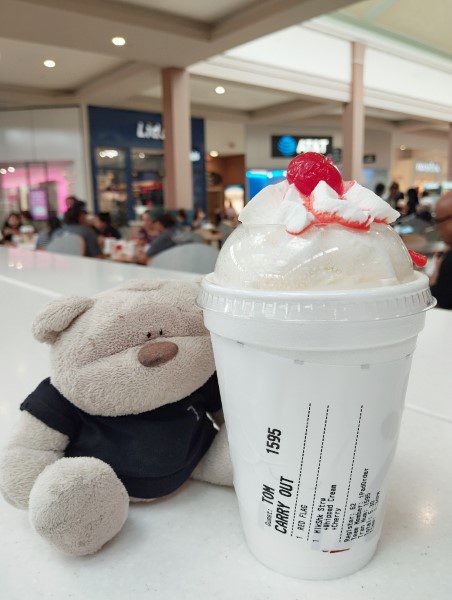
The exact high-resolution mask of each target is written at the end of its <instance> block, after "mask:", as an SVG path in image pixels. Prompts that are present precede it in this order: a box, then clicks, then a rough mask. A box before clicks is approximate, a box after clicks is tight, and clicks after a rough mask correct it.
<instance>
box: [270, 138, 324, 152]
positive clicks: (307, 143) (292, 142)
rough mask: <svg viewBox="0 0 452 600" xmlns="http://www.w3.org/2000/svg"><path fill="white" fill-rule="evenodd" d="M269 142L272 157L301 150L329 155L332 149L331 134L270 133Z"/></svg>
mask: <svg viewBox="0 0 452 600" xmlns="http://www.w3.org/2000/svg"><path fill="white" fill-rule="evenodd" d="M271 142H272V156H273V157H280V156H283V157H286V156H296V155H297V154H301V153H302V152H318V153H319V154H327V155H329V154H331V151H332V149H333V138H332V137H331V136H312V137H305V136H300V135H272V137H271Z"/></svg>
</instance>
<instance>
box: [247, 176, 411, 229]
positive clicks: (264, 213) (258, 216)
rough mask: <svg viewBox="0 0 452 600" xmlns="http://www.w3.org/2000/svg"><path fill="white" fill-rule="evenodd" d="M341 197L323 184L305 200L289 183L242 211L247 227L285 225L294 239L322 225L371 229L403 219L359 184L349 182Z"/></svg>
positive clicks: (268, 191)
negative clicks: (379, 224) (372, 226)
mask: <svg viewBox="0 0 452 600" xmlns="http://www.w3.org/2000/svg"><path fill="white" fill-rule="evenodd" d="M343 189H344V191H343V194H342V195H339V194H338V193H337V192H336V191H335V190H333V188H331V187H330V186H329V185H328V184H327V183H326V182H325V181H319V182H318V183H317V185H316V187H315V188H314V189H313V191H312V192H311V194H310V195H309V196H303V195H302V194H301V193H300V192H299V191H298V189H297V188H296V187H295V185H294V184H293V183H292V184H289V183H288V181H287V180H284V181H282V182H281V183H277V184H276V185H270V186H267V187H265V188H264V189H263V190H261V191H260V192H259V193H258V194H257V195H256V196H255V197H254V198H253V199H252V200H251V201H250V202H249V203H248V204H247V205H246V206H245V208H244V209H243V210H242V212H241V213H240V217H239V219H240V221H241V222H242V223H243V224H244V225H284V226H285V228H286V230H287V232H289V233H291V234H292V235H299V234H302V233H303V232H304V231H305V230H306V229H307V228H308V227H310V226H312V225H314V224H318V225H325V224H328V223H339V224H341V225H343V226H345V227H352V228H355V229H368V228H369V227H370V225H371V224H372V223H374V222H375V223H386V224H389V223H392V222H394V221H395V220H396V219H397V218H398V217H399V216H400V215H399V213H398V212H397V211H396V210H394V209H393V208H392V207H391V206H390V205H389V204H388V203H387V202H385V201H384V200H382V199H381V198H380V197H379V196H377V195H376V194H374V193H373V192H372V191H371V190H369V189H367V188H365V187H363V186H362V185H360V184H359V183H357V182H356V181H346V182H344V185H343Z"/></svg>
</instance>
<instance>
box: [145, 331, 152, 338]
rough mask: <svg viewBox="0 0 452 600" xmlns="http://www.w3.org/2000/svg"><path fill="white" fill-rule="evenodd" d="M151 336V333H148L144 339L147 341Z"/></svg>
mask: <svg viewBox="0 0 452 600" xmlns="http://www.w3.org/2000/svg"><path fill="white" fill-rule="evenodd" d="M151 336H152V333H151V332H150V331H148V332H147V334H146V337H147V338H148V339H149V338H150V337H151Z"/></svg>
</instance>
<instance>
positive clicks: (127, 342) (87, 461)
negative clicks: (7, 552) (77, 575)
mask: <svg viewBox="0 0 452 600" xmlns="http://www.w3.org/2000/svg"><path fill="white" fill-rule="evenodd" d="M197 293H198V284H197V283H194V282H187V281H156V280H152V281H149V280H143V281H129V282H127V283H126V284H124V285H122V286H120V287H119V288H115V289H113V290H109V291H106V292H102V293H100V294H97V295H96V296H94V297H93V298H88V297H68V298H58V299H57V300H55V301H53V302H51V303H50V304H49V305H47V306H46V307H45V308H44V309H43V310H42V311H41V312H40V313H39V314H38V315H37V317H36V319H35V321H34V323H33V334H34V336H35V338H36V339H37V340H38V341H40V342H46V343H47V344H49V345H50V364H51V369H50V370H51V373H50V378H48V379H46V380H44V381H43V382H41V383H40V384H39V385H38V387H37V388H36V390H35V391H34V392H32V393H31V394H30V395H29V396H28V398H27V399H26V400H25V401H24V402H23V403H22V404H21V407H20V408H21V413H20V417H19V420H18V424H17V427H16V429H15V430H14V432H13V433H12V436H11V439H10V440H9V442H8V444H7V446H6V448H5V450H4V451H3V453H2V455H1V458H0V490H1V491H2V493H3V496H4V497H5V499H6V500H7V501H8V502H9V503H11V504H13V505H14V506H16V507H18V508H22V509H27V508H28V511H29V517H30V521H31V524H32V526H33V528H34V529H35V530H36V531H37V532H38V533H39V534H40V535H41V536H42V537H43V538H45V539H46V540H47V541H48V542H50V543H51V544H53V545H54V546H56V547H57V548H59V549H60V550H62V551H63V552H65V553H68V554H71V555H79V556H80V555H85V554H92V553H94V552H96V551H97V550H99V549H100V548H101V547H102V546H103V545H104V544H105V543H106V542H107V541H109V540H110V539H111V538H113V537H114V536H115V535H116V534H117V533H118V532H119V531H120V529H121V527H122V526H123V524H124V522H125V520H126V518H127V513H128V508H129V501H132V502H133V501H150V500H152V499H155V498H161V497H162V496H166V495H168V494H170V493H171V492H173V491H174V490H176V489H178V488H179V487H180V486H181V485H182V484H183V483H184V482H185V481H186V480H187V479H188V478H189V477H194V478H196V479H200V480H203V481H208V482H210V483H214V484H219V485H232V467H231V463H230V458H229V449H228V443H227V437H226V431H225V426H224V423H223V419H222V418H221V414H222V413H221V401H220V395H219V389H218V382H217V378H216V373H215V363H214V358H213V353H212V348H211V344H210V336H209V334H208V332H207V330H206V329H205V327H204V324H203V319H202V313H201V311H200V309H198V308H197V306H196V305H195V299H196V296H197ZM217 421H218V422H217Z"/></svg>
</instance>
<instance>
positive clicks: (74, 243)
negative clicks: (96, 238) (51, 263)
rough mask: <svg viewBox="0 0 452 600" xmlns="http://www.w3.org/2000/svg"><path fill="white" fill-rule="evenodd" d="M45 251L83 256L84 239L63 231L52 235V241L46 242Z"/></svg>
mask: <svg viewBox="0 0 452 600" xmlns="http://www.w3.org/2000/svg"><path fill="white" fill-rule="evenodd" d="M47 252H55V253H57V254H70V255H72V256H84V255H85V240H84V239H83V238H82V237H80V236H79V235H75V233H69V232H63V233H61V234H60V235H58V236H54V237H53V239H52V241H51V242H49V244H47Z"/></svg>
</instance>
